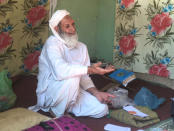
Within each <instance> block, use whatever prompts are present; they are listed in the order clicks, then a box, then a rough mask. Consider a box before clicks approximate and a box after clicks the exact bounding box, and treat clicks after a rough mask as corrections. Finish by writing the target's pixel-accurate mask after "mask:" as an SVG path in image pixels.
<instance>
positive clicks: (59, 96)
mask: <svg viewBox="0 0 174 131" xmlns="http://www.w3.org/2000/svg"><path fill="white" fill-rule="evenodd" d="M69 14H70V13H69V12H67V11H66V10H57V11H56V12H55V13H54V14H53V16H52V17H51V19H50V21H49V26H50V28H51V31H52V33H53V35H52V36H50V37H49V38H48V39H47V41H46V43H45V45H44V46H43V49H42V52H41V55H40V57H39V74H38V86H37V89H36V93H37V104H36V105H35V106H33V107H30V108H29V109H32V110H34V111H38V110H39V109H41V110H43V111H45V112H51V113H52V114H54V115H55V116H56V117H60V116H62V115H63V114H64V112H65V111H67V112H71V113H73V114H74V115H75V116H90V117H95V118H100V117H103V116H104V115H106V114H107V113H108V106H107V103H108V102H109V97H114V96H113V95H111V94H108V93H106V92H100V91H98V90H97V89H96V88H95V86H94V84H93V82H92V80H91V78H90V77H89V74H101V75H103V74H105V73H108V72H111V71H113V70H114V68H113V66H109V67H107V68H105V69H103V68H101V67H100V66H101V64H102V63H101V62H99V63H96V64H94V65H92V66H90V60H89V56H88V51H87V47H86V45H85V44H83V43H81V42H79V41H78V36H77V33H76V28H75V23H74V20H73V19H72V18H71V16H70V15H69Z"/></svg>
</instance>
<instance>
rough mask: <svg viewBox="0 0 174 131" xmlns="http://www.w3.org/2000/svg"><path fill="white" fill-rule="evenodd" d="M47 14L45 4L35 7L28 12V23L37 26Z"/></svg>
mask: <svg viewBox="0 0 174 131" xmlns="http://www.w3.org/2000/svg"><path fill="white" fill-rule="evenodd" d="M46 14H47V11H46V10H45V8H44V7H43V6H37V7H33V8H31V9H30V10H29V12H28V14H27V16H26V17H27V19H28V23H29V24H32V26H35V25H36V24H37V23H38V22H39V21H41V20H42V19H43V18H44V17H45V16H46Z"/></svg>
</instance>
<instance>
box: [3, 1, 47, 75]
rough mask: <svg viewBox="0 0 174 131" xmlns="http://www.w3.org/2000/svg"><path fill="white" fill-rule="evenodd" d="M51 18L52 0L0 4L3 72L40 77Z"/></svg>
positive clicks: (4, 2)
mask: <svg viewBox="0 0 174 131" xmlns="http://www.w3.org/2000/svg"><path fill="white" fill-rule="evenodd" d="M48 17H49V1H48V0H0V71H1V70H3V69H7V70H8V71H9V74H10V75H11V76H14V75H17V74H19V73H37V65H38V56H39V55H40V51H41V49H42V45H43V44H44V42H45V40H46V38H47V37H48Z"/></svg>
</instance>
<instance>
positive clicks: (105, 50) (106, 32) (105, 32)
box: [95, 0, 115, 62]
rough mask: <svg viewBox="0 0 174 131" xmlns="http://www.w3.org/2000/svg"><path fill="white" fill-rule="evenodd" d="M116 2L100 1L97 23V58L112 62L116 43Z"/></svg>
mask: <svg viewBox="0 0 174 131" xmlns="http://www.w3.org/2000/svg"><path fill="white" fill-rule="evenodd" d="M114 21H115V0H100V4H99V15H98V21H97V34H96V37H97V42H96V47H95V48H96V56H97V57H98V58H103V59H105V60H106V61H108V62H112V56H113V43H114V26H115V25H114V23H115V22H114Z"/></svg>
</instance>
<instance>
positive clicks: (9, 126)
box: [0, 108, 51, 131]
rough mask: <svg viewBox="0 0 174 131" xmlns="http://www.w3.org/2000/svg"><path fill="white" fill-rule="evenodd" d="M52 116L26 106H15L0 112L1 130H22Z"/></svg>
mask: <svg viewBox="0 0 174 131" xmlns="http://www.w3.org/2000/svg"><path fill="white" fill-rule="evenodd" d="M49 119H51V118H49V117H47V116H44V115H42V114H39V113H37V112H33V111H31V110H28V109H25V108H14V109H10V110H7V111H4V112H1V113H0V130H2V131H21V130H24V129H26V128H29V127H32V126H34V125H37V124H39V123H40V122H41V121H47V120H49Z"/></svg>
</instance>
